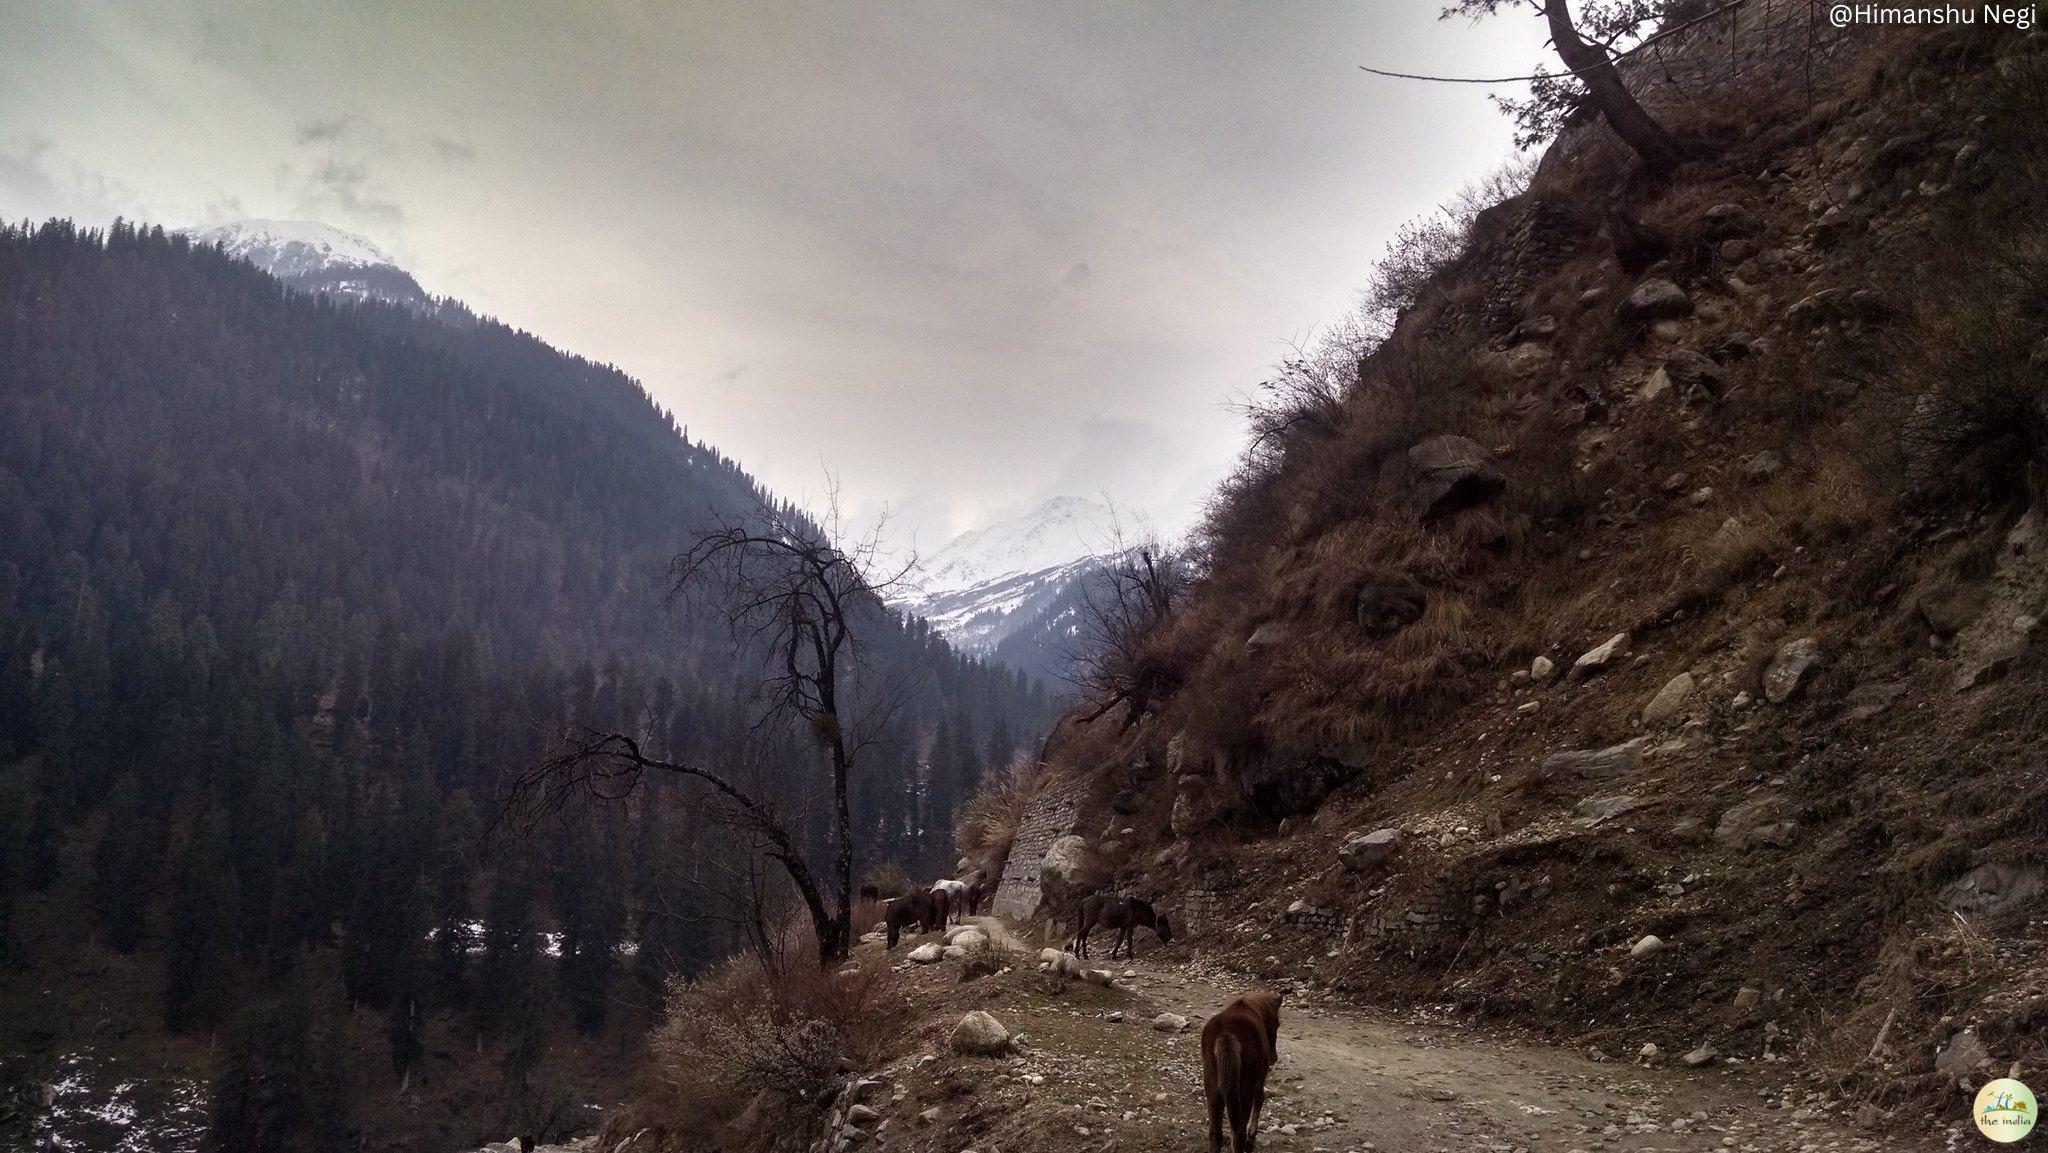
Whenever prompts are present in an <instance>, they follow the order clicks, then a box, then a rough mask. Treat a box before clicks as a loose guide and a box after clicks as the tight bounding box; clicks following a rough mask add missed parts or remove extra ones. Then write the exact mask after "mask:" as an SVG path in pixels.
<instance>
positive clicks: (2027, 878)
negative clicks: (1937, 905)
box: [1941, 861, 2048, 913]
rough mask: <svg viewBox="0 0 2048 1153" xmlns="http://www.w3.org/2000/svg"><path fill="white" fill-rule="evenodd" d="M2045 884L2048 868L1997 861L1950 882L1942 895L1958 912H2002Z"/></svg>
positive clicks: (2037, 893)
mask: <svg viewBox="0 0 2048 1153" xmlns="http://www.w3.org/2000/svg"><path fill="white" fill-rule="evenodd" d="M2044 888H2048V872H2044V871H2043V870H2042V868H2041V866H2039V865H2016V864H2007V863H2004V862H1997V861H1994V862H1992V863H1990V864H1985V865H1979V866H1977V867H1976V868H1974V869H1971V870H1970V871H1969V872H1967V873H1964V874H1963V875H1962V876H1961V877H1958V878H1957V879H1956V880H1954V881H1952V882H1950V883H1949V884H1948V886H1947V887H1945V888H1943V889H1942V891H1941V896H1942V900H1943V901H1945V902H1946V903H1947V904H1948V907H1949V908H1951V909H1954V910H1955V911H1957V912H1959V913H2003V912H2005V911H2006V910H2007V909H2016V908H2019V907H2020V906H2022V905H2024V904H2026V903H2028V902H2029V901H2032V900H2034V899H2035V898H2036V897H2039V896H2040V895H2041V892H2042V890H2043V889H2044Z"/></svg>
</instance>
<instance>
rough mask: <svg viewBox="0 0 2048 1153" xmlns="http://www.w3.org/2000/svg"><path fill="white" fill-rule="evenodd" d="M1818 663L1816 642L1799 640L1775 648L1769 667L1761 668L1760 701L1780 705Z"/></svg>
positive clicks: (1791, 694) (1810, 639) (1790, 695)
mask: <svg viewBox="0 0 2048 1153" xmlns="http://www.w3.org/2000/svg"><path fill="white" fill-rule="evenodd" d="M1819 663H1820V642H1818V641H1816V640H1814V639H1813V638H1812V637H1800V638H1799V639H1798V640H1792V641H1786V642H1785V643H1784V644H1782V645H1780V646H1778V652H1777V654H1776V655H1775V656H1773V657H1772V658H1771V663H1770V664H1769V665H1767V666H1765V668H1764V699H1765V700H1768V701H1770V702H1771V703H1772V704H1774V705H1782V704H1784V703H1785V702H1786V701H1789V700H1791V699H1792V697H1793V695H1794V694H1796V693H1797V692H1798V691H1799V688H1800V686H1801V685H1802V684H1804V683H1805V681H1806V674H1807V673H1808V672H1810V671H1811V670H1812V669H1813V666H1815V665H1817V664H1819Z"/></svg>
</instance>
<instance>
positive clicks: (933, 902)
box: [882, 889, 946, 949]
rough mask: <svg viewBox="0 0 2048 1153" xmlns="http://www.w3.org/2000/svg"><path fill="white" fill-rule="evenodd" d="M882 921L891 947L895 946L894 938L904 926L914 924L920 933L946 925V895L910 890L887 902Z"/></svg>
mask: <svg viewBox="0 0 2048 1153" xmlns="http://www.w3.org/2000/svg"><path fill="white" fill-rule="evenodd" d="M882 922H883V924H884V925H885V926H886V927H887V928H888V931H889V948H891V949H893V948H895V947H896V940H897V938H898V936H899V935H900V934H901V933H902V931H903V929H904V928H905V927H906V926H912V925H914V926H916V928H917V931H918V932H920V933H930V932H933V931H935V930H939V929H943V928H945V927H946V895H945V894H944V893H929V892H926V891H924V890H922V889H916V890H912V891H911V892H908V893H905V894H903V895H902V896H900V897H897V898H896V899H895V900H893V901H890V902H889V908H888V910H887V911H886V912H884V913H883V914H882Z"/></svg>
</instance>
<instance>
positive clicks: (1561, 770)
mask: <svg viewBox="0 0 2048 1153" xmlns="http://www.w3.org/2000/svg"><path fill="white" fill-rule="evenodd" d="M1648 741H1649V738H1647V737H1637V738H1636V739H1635V740H1632V741H1624V742H1622V743H1621V744H1618V745H1609V746H1607V747H1606V748H1604V749H1574V750H1571V751H1569V752H1563V753H1552V754H1550V755H1549V756H1547V757H1545V758H1543V774H1542V775H1543V779H1544V780H1546V781H1549V780H1555V779H1557V778H1559V777H1586V778H1593V779H1598V778H1602V777H1619V776H1622V775H1623V774H1626V773H1631V772H1634V771H1635V768H1636V766H1637V765H1640V764H1642V762H1643V747H1644V746H1645V745H1646V744H1647V743H1648Z"/></svg>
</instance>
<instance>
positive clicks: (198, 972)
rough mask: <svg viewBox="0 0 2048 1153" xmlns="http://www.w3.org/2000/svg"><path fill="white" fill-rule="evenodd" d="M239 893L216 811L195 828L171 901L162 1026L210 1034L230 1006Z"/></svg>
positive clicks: (210, 811) (222, 823)
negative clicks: (209, 1030) (204, 1031)
mask: <svg viewBox="0 0 2048 1153" xmlns="http://www.w3.org/2000/svg"><path fill="white" fill-rule="evenodd" d="M240 915H241V913H240V889H239V886H238V885H237V884H236V882H235V873H234V868H233V866H232V865H231V864H230V863H229V860H228V835H227V817H226V816H225V815H224V814H223V813H222V812H221V811H220V809H219V807H218V806H215V807H211V808H208V809H207V810H205V811H204V812H202V813H201V814H200V815H199V816H198V818H196V819H195V820H194V821H193V823H192V830H191V833H190V835H189V837H188V839H187V841H186V845H185V852H184V856H183V858H182V859H181V860H180V862H179V867H178V879H177V884H176V890H175V892H174V893H173V896H172V899H171V914H170V924H171V931H170V940H169V943H168V945H167V948H166V950H165V954H164V1027H165V1028H167V1029H169V1030H171V1031H172V1032H174V1033H182V1032H191V1031H194V1030H200V1029H211V1028H213V1027H214V1026H216V1025H218V1024H220V1022H221V1019H222V1017H223V1015H224V1013H225V1011H226V1009H227V1007H228V1006H229V1004H230V1003H231V997H230V996H229V994H230V991H231V989H232V988H233V985H234V972H235V957H236V952H237V950H236V947H235V944H236V942H235V930H236V925H237V922H238V920H239V918H240Z"/></svg>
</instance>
